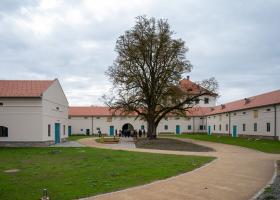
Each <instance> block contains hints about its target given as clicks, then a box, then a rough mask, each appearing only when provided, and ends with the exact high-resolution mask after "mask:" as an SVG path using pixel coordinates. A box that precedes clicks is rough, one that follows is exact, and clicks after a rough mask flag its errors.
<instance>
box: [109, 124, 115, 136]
mask: <svg viewBox="0 0 280 200" xmlns="http://www.w3.org/2000/svg"><path fill="white" fill-rule="evenodd" d="M110 136H114V126H110Z"/></svg>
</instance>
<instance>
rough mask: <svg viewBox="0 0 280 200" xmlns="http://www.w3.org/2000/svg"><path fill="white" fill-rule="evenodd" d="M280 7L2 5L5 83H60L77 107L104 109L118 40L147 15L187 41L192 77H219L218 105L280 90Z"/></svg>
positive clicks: (272, 3) (54, 0)
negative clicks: (100, 106) (166, 22)
mask: <svg viewBox="0 0 280 200" xmlns="http://www.w3.org/2000/svg"><path fill="white" fill-rule="evenodd" d="M279 8H280V3H279V1H276V0H268V1H266V2H265V3H264V2H263V1H261V0H254V1H253V0H249V1H241V0H237V1H230V2H229V1H222V0H214V1H211V2H210V1H203V0H187V1H185V0H184V1H183V0H175V1H167V0H161V1H160V0H154V1H149V0H141V1H139V0H122V1H117V0H106V1H98V0H82V1H75V0H68V1H66V0H20V1H19V0H12V1H11V0H2V1H1V4H0V27H1V28H0V52H1V54H0V78H1V79H53V78H59V80H60V81H61V84H62V86H63V88H64V90H65V92H66V96H67V97H68V100H69V102H70V104H71V105H91V104H102V102H101V101H100V97H101V96H102V95H103V94H104V93H109V88H110V85H111V84H110V80H108V78H107V77H105V75H104V72H105V70H106V69H107V68H108V66H109V65H111V64H112V63H113V60H114V58H115V56H116V55H115V52H114V46H115V42H116V39H117V38H118V36H119V35H121V34H123V33H124V31H126V30H128V29H130V28H131V27H132V26H133V24H134V22H135V17H136V16H138V15H142V14H146V15H148V16H154V17H157V18H166V19H168V20H169V23H170V25H171V28H172V29H173V30H174V31H175V33H176V34H175V37H180V38H182V39H183V40H184V41H186V45H187V46H188V47H189V49H190V50H189V52H188V54H187V57H188V58H189V59H190V61H191V63H192V64H193V65H194V68H193V71H192V72H191V73H190V76H191V79H192V80H194V81H199V80H202V79H205V78H209V77H212V76H214V77H216V79H217V80H218V81H219V83H220V95H221V98H220V99H219V102H221V103H224V102H227V101H230V100H234V99H238V98H244V96H251V95H256V94H258V93H262V92H267V91H270V90H275V89H279V87H280V81H279V79H280V75H279V71H280V57H279V55H280V41H279V40H280V38H279V35H280V28H279V21H278V19H279V18H280V13H279V12H278V11H279Z"/></svg>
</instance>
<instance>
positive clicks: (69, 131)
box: [68, 126, 72, 136]
mask: <svg viewBox="0 0 280 200" xmlns="http://www.w3.org/2000/svg"><path fill="white" fill-rule="evenodd" d="M71 134H72V127H71V126H68V136H71Z"/></svg>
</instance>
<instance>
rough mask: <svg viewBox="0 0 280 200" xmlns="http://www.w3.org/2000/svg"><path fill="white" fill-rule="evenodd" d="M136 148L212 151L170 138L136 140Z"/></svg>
mask: <svg viewBox="0 0 280 200" xmlns="http://www.w3.org/2000/svg"><path fill="white" fill-rule="evenodd" d="M135 145H136V147H137V148H142V149H160V150H173V151H194V152H208V151H214V150H213V149H212V148H209V147H205V146H202V145H197V144H193V143H190V142H185V141H180V140H176V139H170V138H157V139H156V140H149V139H148V138H143V139H138V140H137V141H136V142H135Z"/></svg>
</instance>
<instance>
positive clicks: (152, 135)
mask: <svg viewBox="0 0 280 200" xmlns="http://www.w3.org/2000/svg"><path fill="white" fill-rule="evenodd" d="M147 122H148V133H147V136H148V138H149V139H150V140H152V139H156V138H157V133H156V130H157V127H156V124H155V120H153V119H149V120H148V121H147Z"/></svg>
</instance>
